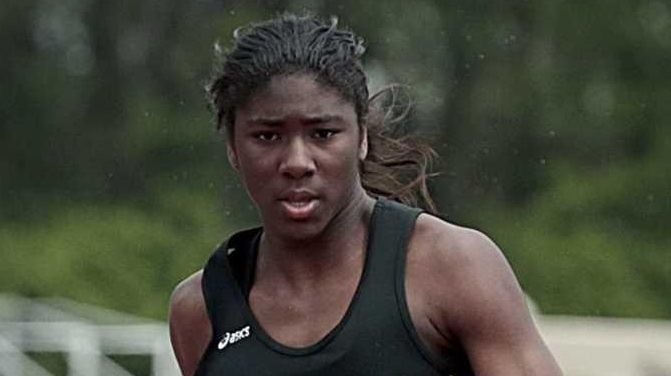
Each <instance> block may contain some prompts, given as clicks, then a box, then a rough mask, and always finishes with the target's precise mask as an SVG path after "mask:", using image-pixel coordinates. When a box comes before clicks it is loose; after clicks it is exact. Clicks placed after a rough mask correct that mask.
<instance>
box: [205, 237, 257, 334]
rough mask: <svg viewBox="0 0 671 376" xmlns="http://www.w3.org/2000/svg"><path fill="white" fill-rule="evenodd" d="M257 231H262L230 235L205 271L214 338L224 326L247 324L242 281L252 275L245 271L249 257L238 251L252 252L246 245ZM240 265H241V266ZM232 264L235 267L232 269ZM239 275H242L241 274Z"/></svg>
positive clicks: (213, 255)
mask: <svg viewBox="0 0 671 376" xmlns="http://www.w3.org/2000/svg"><path fill="white" fill-rule="evenodd" d="M258 232H259V229H258V228H255V229H251V230H246V231H242V232H239V233H236V234H235V235H233V236H231V237H230V238H229V239H228V240H227V241H226V242H224V243H222V244H221V245H220V246H219V247H217V249H216V250H215V251H214V253H213V254H212V256H210V258H209V260H208V261H207V264H206V265H205V268H204V269H203V279H202V289H203V296H204V298H205V305H206V307H207V313H208V316H209V318H210V322H211V323H212V332H213V334H214V335H219V334H221V333H222V332H223V331H222V328H223V327H239V326H242V325H245V323H246V318H245V316H244V315H243V313H242V312H243V311H244V310H243V305H244V304H245V302H244V299H245V297H244V296H243V295H242V293H241V291H242V290H241V288H240V282H239V281H241V282H243V281H245V280H246V278H244V277H242V276H243V275H244V274H247V273H248V272H249V271H248V270H246V269H247V266H248V264H249V261H250V260H248V258H249V256H250V254H248V253H246V252H242V251H241V252H236V251H237V250H238V249H240V250H244V249H249V247H247V246H246V244H244V243H245V242H249V241H251V240H253V239H254V236H255V234H258ZM240 263H242V265H238V264H240ZM231 264H234V265H236V267H235V268H232V267H231ZM238 266H243V267H238ZM240 273H243V274H241V275H238V274H240ZM232 307H235V308H232ZM224 312H225V313H226V316H225V317H224V316H223V315H224Z"/></svg>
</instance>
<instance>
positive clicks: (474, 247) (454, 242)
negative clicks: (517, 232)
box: [408, 214, 510, 280]
mask: <svg viewBox="0 0 671 376" xmlns="http://www.w3.org/2000/svg"><path fill="white" fill-rule="evenodd" d="M408 259H409V261H411V262H415V263H420V264H425V265H426V266H431V265H433V266H434V267H435V268H436V269H440V270H441V271H442V272H441V273H439V274H440V275H443V277H444V278H455V279H459V280H461V279H462V278H463V277H465V276H467V275H471V274H472V273H473V272H478V271H479V272H482V271H485V270H487V271H490V272H491V271H495V270H496V269H502V270H500V271H504V272H505V271H509V270H510V267H509V266H508V263H507V261H506V259H505V257H504V256H503V253H502V252H501V250H500V249H499V248H498V247H497V245H496V244H495V243H494V242H493V241H492V240H491V239H490V238H489V237H488V236H487V235H485V234H484V233H482V232H480V231H478V230H474V229H471V228H467V227H463V226H459V225H455V224H453V223H449V222H447V221H444V220H442V219H440V218H437V217H435V216H432V215H429V214H422V215H420V216H419V218H418V219H417V223H416V225H415V229H414V231H413V234H412V237H411V239H410V244H409V254H408ZM492 269H493V270H492ZM447 270H449V271H450V273H447V274H446V273H444V272H445V271H447ZM456 277H459V278H456ZM473 277H475V278H476V279H477V278H479V277H482V275H480V273H477V274H476V275H473ZM469 279H470V278H469Z"/></svg>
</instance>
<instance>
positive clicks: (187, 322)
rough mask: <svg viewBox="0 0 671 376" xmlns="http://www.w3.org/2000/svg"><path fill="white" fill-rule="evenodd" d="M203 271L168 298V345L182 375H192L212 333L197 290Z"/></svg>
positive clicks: (201, 296) (183, 283)
mask: <svg viewBox="0 0 671 376" xmlns="http://www.w3.org/2000/svg"><path fill="white" fill-rule="evenodd" d="M202 278H203V271H202V270H199V271H197V272H195V273H194V274H192V275H191V276H189V277H188V278H186V279H184V280H183V281H182V282H180V283H179V284H178V285H177V287H175V290H174V291H173V293H172V295H171V297H170V313H169V324H170V341H171V343H172V347H173V350H174V352H175V356H176V358H177V362H178V363H179V366H180V369H181V370H182V374H183V375H185V376H189V375H193V374H194V373H195V371H196V368H197V366H198V361H199V360H200V358H201V356H202V354H203V352H204V351H205V348H206V347H207V345H208V343H209V341H210V339H211V337H212V329H211V325H210V320H209V317H208V315H207V308H206V306H205V298H204V297H203V292H202V288H201V281H202Z"/></svg>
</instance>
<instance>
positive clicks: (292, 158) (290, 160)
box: [279, 138, 316, 179]
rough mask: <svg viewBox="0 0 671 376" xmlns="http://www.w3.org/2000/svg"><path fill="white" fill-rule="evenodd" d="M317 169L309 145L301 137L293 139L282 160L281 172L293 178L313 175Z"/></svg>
mask: <svg viewBox="0 0 671 376" xmlns="http://www.w3.org/2000/svg"><path fill="white" fill-rule="evenodd" d="M315 169H316V165H315V161H314V159H313V157H312V155H311V153H310V150H309V147H308V145H306V144H305V142H304V141H303V140H302V139H300V138H295V139H292V140H291V141H290V142H289V143H288V144H287V146H286V149H285V151H284V155H283V158H282V161H281V162H280V167H279V170H280V173H281V174H282V175H284V176H286V177H289V178H292V179H302V178H305V177H309V176H312V175H313V174H314V172H315Z"/></svg>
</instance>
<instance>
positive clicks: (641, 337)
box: [0, 294, 671, 376]
mask: <svg viewBox="0 0 671 376" xmlns="http://www.w3.org/2000/svg"><path fill="white" fill-rule="evenodd" d="M537 323H538V325H539V327H540V329H541V332H542V333H543V336H544V337H545V340H546V341H547V343H548V344H549V346H550V348H551V350H552V352H553V354H554V355H555V356H556V357H557V360H558V361H559V363H560V365H561V367H562V369H563V370H564V374H565V375H566V376H606V375H607V376H671V322H665V321H654V320H634V319H605V318H586V317H569V316H565V317H562V316H541V315H538V316H537ZM27 353H31V354H34V353H60V354H63V355H64V361H65V363H66V364H67V376H136V375H133V374H132V373H130V371H128V370H126V369H124V368H123V367H122V366H120V365H119V364H117V362H115V361H114V360H113V359H112V358H111V357H114V356H119V355H142V356H146V357H148V358H149V359H151V361H150V363H151V375H152V376H179V371H178V369H177V364H176V362H175V360H174V357H173V355H172V350H171V349H170V341H169V339H168V330H167V326H166V325H165V324H164V323H162V322H156V321H149V320H144V319H139V318H137V317H134V316H130V315H126V314H121V313H118V312H114V311H110V310H105V309H101V308H97V307H92V306H88V305H83V304H79V303H73V302H70V301H66V300H63V299H25V298H19V297H16V296H11V295H1V294H0V376H53V375H52V373H50V372H49V371H48V370H46V369H45V368H44V367H43V366H41V365H40V364H39V363H38V362H36V361H35V360H34V359H33V358H32V357H30V356H28V355H26V354H27Z"/></svg>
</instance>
